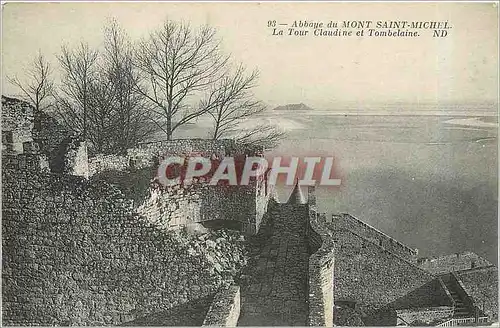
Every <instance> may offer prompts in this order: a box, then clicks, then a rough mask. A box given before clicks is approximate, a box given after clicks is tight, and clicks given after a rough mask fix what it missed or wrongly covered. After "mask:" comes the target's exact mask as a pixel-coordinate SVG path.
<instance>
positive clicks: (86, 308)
mask: <svg viewBox="0 0 500 328" xmlns="http://www.w3.org/2000/svg"><path fill="white" fill-rule="evenodd" d="M39 166H40V162H39V157H38V156H37V155H32V154H22V155H19V156H3V159H2V203H3V204H2V306H3V309H2V310H3V313H2V316H3V323H4V324H6V325H46V326H48V325H116V324H121V323H124V322H127V321H131V320H136V319H140V318H142V317H148V316H150V315H152V314H154V313H156V312H158V311H164V310H165V309H169V308H173V307H176V306H182V304H186V303H189V302H191V301H193V300H198V299H201V298H204V297H208V296H210V295H213V294H214V293H215V292H217V291H218V290H219V289H220V288H221V287H223V286H226V285H229V284H231V283H232V281H233V276H234V275H236V274H237V272H238V270H239V268H240V267H241V265H243V264H244V263H245V259H244V254H243V246H242V241H241V239H240V238H239V234H237V233H234V232H226V231H225V230H221V231H216V232H209V233H207V234H204V235H200V236H199V237H190V236H188V235H184V234H182V233H181V232H178V233H172V232H168V231H165V230H163V229H161V227H158V226H155V225H154V224H152V223H151V222H149V221H147V220H145V219H143V218H142V217H141V216H138V215H137V214H135V212H134V206H133V201H132V200H131V199H129V198H127V197H126V196H125V195H124V194H123V193H122V192H121V191H120V190H119V189H118V188H116V187H114V186H112V185H109V184H108V183H106V182H103V181H89V180H86V179H83V178H81V177H77V176H70V175H59V174H53V173H43V172H40V171H37V168H38V167H39ZM207 306H208V304H207Z"/></svg>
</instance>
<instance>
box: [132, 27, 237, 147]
mask: <svg viewBox="0 0 500 328" xmlns="http://www.w3.org/2000/svg"><path fill="white" fill-rule="evenodd" d="M227 60H228V57H226V56H223V55H221V52H220V42H219V41H218V40H217V38H216V36H215V30H214V29H213V28H210V27H207V26H204V27H202V28H200V29H199V30H198V31H195V32H193V30H192V29H191V27H190V26H189V25H187V24H184V23H176V22H173V21H166V22H165V23H164V24H163V26H162V27H161V28H160V29H158V30H156V31H154V32H152V33H151V34H150V36H149V38H147V39H145V40H143V41H142V42H140V44H139V46H138V49H137V53H136V66H137V68H138V69H139V71H140V73H141V77H142V81H141V83H140V85H139V88H138V90H139V92H140V93H141V94H143V95H144V96H145V97H146V98H147V99H148V100H149V102H150V104H151V107H150V111H151V114H153V116H152V119H154V120H155V123H156V124H157V125H158V126H159V127H160V128H161V129H162V130H163V131H164V132H165V134H166V137H167V139H168V140H170V139H171V138H172V134H173V133H174V131H175V130H176V129H177V128H178V127H180V126H182V125H184V124H186V123H188V122H190V121H192V120H193V119H195V118H197V117H199V116H201V115H203V114H205V113H206V112H207V111H208V110H210V109H211V107H210V106H212V105H213V103H214V101H213V99H207V101H206V102H204V105H205V106H200V104H198V105H196V106H193V105H192V104H191V105H190V104H189V100H193V96H195V95H197V94H198V93H203V92H205V91H207V90H208V87H209V86H210V85H211V84H212V83H214V82H215V81H217V79H218V78H219V73H220V72H221V70H222V69H223V67H224V65H225V64H226V62H227ZM198 96H199V94H198Z"/></svg>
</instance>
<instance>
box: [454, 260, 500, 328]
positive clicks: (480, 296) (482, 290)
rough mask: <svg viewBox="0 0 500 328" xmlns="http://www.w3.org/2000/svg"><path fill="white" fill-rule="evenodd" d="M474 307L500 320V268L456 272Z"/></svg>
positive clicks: (491, 317)
mask: <svg viewBox="0 0 500 328" xmlns="http://www.w3.org/2000/svg"><path fill="white" fill-rule="evenodd" d="M455 275H456V277H457V278H458V279H459V280H460V282H461V283H462V286H463V288H464V290H465V291H466V292H467V295H468V296H469V297H471V298H472V300H473V302H474V305H475V306H477V307H478V308H479V309H480V310H481V311H483V312H484V313H485V314H486V315H487V316H488V317H489V318H490V319H494V320H498V268H496V267H494V266H490V267H484V268H478V269H472V270H463V271H458V272H455Z"/></svg>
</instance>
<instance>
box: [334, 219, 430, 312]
mask: <svg viewBox="0 0 500 328" xmlns="http://www.w3.org/2000/svg"><path fill="white" fill-rule="evenodd" d="M332 232H333V239H334V241H335V300H339V301H352V302H354V303H355V304H356V309H359V311H361V313H363V315H365V316H368V315H369V314H370V312H372V311H374V310H376V309H378V308H380V307H382V306H384V305H386V304H388V303H391V302H393V301H394V300H396V299H398V298H400V297H402V296H404V295H405V294H406V293H408V292H410V291H412V290H414V289H415V288H417V287H419V286H421V285H423V284H425V283H426V282H428V281H430V280H432V279H433V276H432V275H431V274H429V273H427V272H426V271H424V270H422V269H421V268H419V267H418V266H416V265H414V264H413V263H411V262H409V261H407V260H406V259H404V258H401V257H399V256H397V255H395V254H393V253H391V252H389V251H387V250H386V249H384V248H382V247H380V246H379V245H378V244H375V243H373V242H372V241H370V240H367V239H365V238H363V237H362V236H359V235H357V234H355V233H353V232H351V231H349V230H346V229H336V230H332Z"/></svg>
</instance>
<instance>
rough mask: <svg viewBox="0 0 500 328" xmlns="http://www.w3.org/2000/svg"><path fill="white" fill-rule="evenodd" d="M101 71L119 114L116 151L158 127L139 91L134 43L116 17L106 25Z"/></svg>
mask: <svg viewBox="0 0 500 328" xmlns="http://www.w3.org/2000/svg"><path fill="white" fill-rule="evenodd" d="M102 71H103V72H105V74H106V76H107V80H108V82H109V83H110V84H111V86H112V93H113V95H112V97H110V98H112V99H113V113H114V116H115V118H116V120H115V129H114V132H115V133H114V136H113V140H115V147H116V148H117V151H118V152H121V153H123V152H125V151H126V150H127V149H128V148H130V147H132V146H135V145H136V144H137V143H138V142H140V141H144V140H145V139H146V138H147V137H149V136H150V135H151V134H152V133H153V132H155V131H156V130H155V129H153V128H152V124H151V122H149V115H148V114H149V113H147V112H146V103H145V98H144V96H143V95H142V94H140V93H138V92H137V91H138V90H137V88H136V86H137V81H138V75H137V73H136V71H135V68H134V65H133V47H132V44H131V42H130V41H129V39H128V37H127V35H126V34H125V32H124V31H123V29H121V28H120V26H119V25H118V23H117V22H116V21H115V20H113V21H111V22H110V23H109V24H108V25H107V26H106V27H105V40H104V53H103V67H102Z"/></svg>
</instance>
